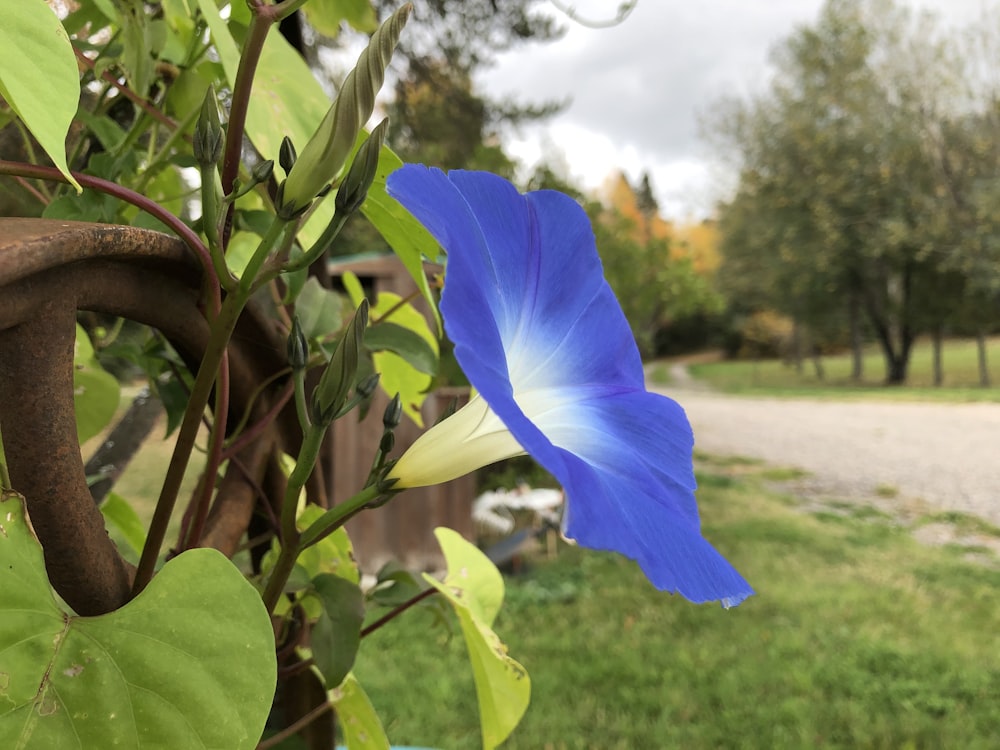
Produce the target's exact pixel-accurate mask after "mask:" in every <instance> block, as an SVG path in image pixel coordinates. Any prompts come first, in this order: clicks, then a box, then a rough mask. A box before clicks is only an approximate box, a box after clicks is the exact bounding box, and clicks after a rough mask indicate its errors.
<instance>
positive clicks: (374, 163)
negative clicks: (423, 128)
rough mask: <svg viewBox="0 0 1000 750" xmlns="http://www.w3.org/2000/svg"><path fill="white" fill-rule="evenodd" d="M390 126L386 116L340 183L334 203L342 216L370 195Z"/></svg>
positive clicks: (351, 211) (352, 210) (366, 141)
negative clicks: (369, 191) (369, 190)
mask: <svg viewBox="0 0 1000 750" xmlns="http://www.w3.org/2000/svg"><path fill="white" fill-rule="evenodd" d="M388 128H389V118H386V119H384V120H382V122H380V123H379V124H378V125H377V126H376V127H375V129H374V130H373V131H372V133H371V135H370V136H368V138H367V140H365V142H364V143H362V144H361V147H360V148H359V149H358V153H357V154H355V155H354V161H353V162H351V168H350V169H349V170H348V171H347V177H345V178H344V181H343V182H342V183H340V189H338V190H337V197H336V199H335V203H334V205H335V206H336V207H337V213H338V214H340V215H341V216H343V215H345V214H352V213H354V212H355V211H357V210H358V209H359V208H361V204H362V203H364V202H365V198H367V197H368V189H369V188H370V187H371V186H372V183H373V182H374V181H375V175H376V174H377V173H378V157H379V153H381V151H382V144H383V143H384V142H385V133H386V130H388Z"/></svg>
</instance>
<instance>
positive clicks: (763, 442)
mask: <svg viewBox="0 0 1000 750" xmlns="http://www.w3.org/2000/svg"><path fill="white" fill-rule="evenodd" d="M674 382H675V383H677V382H678V379H677V378H676V377H675V378H674ZM696 385H697V384H690V383H689V384H687V385H686V386H685V384H684V383H683V382H682V383H681V385H680V387H672V388H661V389H659V390H661V392H663V393H666V394H667V395H669V396H671V397H672V398H674V399H675V400H677V401H678V402H679V403H680V404H681V405H682V406H683V407H684V409H685V410H686V411H687V414H688V418H689V419H690V420H691V424H692V427H693V428H694V435H695V448H696V450H698V451H703V452H705V453H710V454H713V455H720V456H729V455H736V456H747V457H753V458H759V459H763V460H764V461H767V462H768V463H771V464H775V465H778V466H789V467H798V468H801V469H804V470H806V471H808V472H809V474H810V476H809V478H808V479H807V480H806V483H807V484H809V485H811V487H810V488H809V489H811V490H814V491H816V492H819V493H824V494H832V495H835V496H842V497H845V498H854V499H876V498H881V499H882V500H883V502H882V503H879V504H880V505H882V504H884V501H885V500H886V499H887V496H889V495H892V494H893V493H898V494H897V496H896V498H894V499H893V500H892V501H891V502H892V504H893V505H894V506H896V507H898V506H900V505H901V504H903V503H905V502H911V503H916V504H917V505H920V506H926V509H927V510H956V511H963V512H965V513H970V514H974V515H977V516H979V517H981V518H983V519H986V520H988V521H990V522H991V523H993V524H996V525H1000V404H987V403H976V404H940V403H919V402H880V401H853V402H852V401H842V402H831V401H817V400H810V399H767V398H742V397H736V396H727V395H722V394H717V393H713V392H711V391H708V390H705V389H701V388H697V387H696Z"/></svg>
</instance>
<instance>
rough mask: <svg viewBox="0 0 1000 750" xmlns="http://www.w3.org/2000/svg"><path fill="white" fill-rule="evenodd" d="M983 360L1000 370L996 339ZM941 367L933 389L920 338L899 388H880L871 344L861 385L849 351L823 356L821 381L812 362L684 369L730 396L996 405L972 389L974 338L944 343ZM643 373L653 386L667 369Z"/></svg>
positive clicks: (995, 393)
mask: <svg viewBox="0 0 1000 750" xmlns="http://www.w3.org/2000/svg"><path fill="white" fill-rule="evenodd" d="M988 357H989V362H990V363H991V364H992V366H993V368H994V372H995V371H996V369H997V368H998V367H1000V339H991V340H990V342H989V346H988ZM943 363H944V385H943V386H942V387H934V385H933V362H932V347H931V344H930V341H929V340H921V341H919V342H918V343H917V344H916V346H915V347H914V350H913V355H912V359H911V361H910V371H909V379H908V381H907V385H906V386H905V387H892V388H887V387H885V386H884V385H883V381H884V378H885V364H884V361H883V359H882V354H881V351H880V350H879V349H878V347H876V346H869V347H867V348H866V349H865V357H864V377H863V379H862V381H861V383H855V382H852V381H851V380H850V373H851V358H850V354H849V353H843V354H838V355H835V356H826V357H823V367H824V369H825V371H826V378H825V380H823V381H820V380H819V379H818V378H817V377H816V374H815V371H814V369H813V365H812V362H809V361H806V362H804V363H803V370H802V372H801V373H798V372H796V370H795V368H794V367H792V366H791V365H787V364H785V363H783V362H782V361H780V360H760V361H731V362H730V361H726V362H710V363H700V364H692V365H690V366H689V369H690V371H691V374H692V375H693V376H694V377H695V378H697V379H699V380H703V381H705V382H707V383H709V384H710V385H712V386H714V387H716V388H718V389H720V390H723V391H727V392H731V393H750V394H767V395H776V396H783V395H784V396H816V397H836V398H844V397H845V396H850V397H852V398H854V397H861V398H864V397H877V398H902V399H934V400H956V401H1000V388H981V387H979V385H978V383H979V371H978V369H977V359H976V343H975V341H974V340H971V339H954V340H950V341H948V342H946V344H945V346H944V353H943ZM649 372H650V377H651V379H652V380H653V381H654V382H661V381H662V380H663V379H664V377H665V375H664V373H666V372H667V369H666V368H665V367H662V366H657V365H656V364H654V365H652V366H651V367H650V369H649ZM994 377H995V376H994Z"/></svg>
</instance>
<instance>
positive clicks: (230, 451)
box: [222, 381, 295, 460]
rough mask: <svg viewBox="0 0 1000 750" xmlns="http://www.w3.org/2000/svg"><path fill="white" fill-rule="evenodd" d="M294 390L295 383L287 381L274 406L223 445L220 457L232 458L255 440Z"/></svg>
mask: <svg viewBox="0 0 1000 750" xmlns="http://www.w3.org/2000/svg"><path fill="white" fill-rule="evenodd" d="M294 392H295V383H294V382H292V381H288V383H287V384H286V385H285V387H284V389H283V390H282V391H281V394H280V395H279V396H278V398H277V400H276V401H275V403H274V406H272V407H271V408H270V409H269V410H268V412H267V414H265V415H264V416H263V417H261V418H260V419H259V420H258V421H257V422H255V423H254V424H253V425H252V426H251V427H248V428H247V429H245V430H244V431H243V432H242V433H240V436H239V437H238V438H236V439H235V440H233V442H232V443H230V444H229V445H227V446H226V447H225V449H224V450H223V451H222V459H223V460H226V459H227V458H232V457H233V456H235V455H236V454H237V453H238V452H239V451H240V450H242V449H243V448H244V447H245V446H246V445H248V444H249V443H251V442H253V440H255V439H256V438H257V436H258V435H260V434H261V433H262V432H263V431H264V430H265V429H267V426H268V425H269V424H271V422H273V421H274V420H275V419H276V418H277V416H278V414H280V413H281V410H282V409H284V408H285V404H287V403H288V400H289V399H290V398H291V397H292V394H293V393H294Z"/></svg>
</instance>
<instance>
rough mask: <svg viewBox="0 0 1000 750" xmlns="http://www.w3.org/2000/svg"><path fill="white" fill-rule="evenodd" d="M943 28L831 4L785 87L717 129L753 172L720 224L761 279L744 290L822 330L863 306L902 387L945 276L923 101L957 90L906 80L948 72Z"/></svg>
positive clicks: (802, 44)
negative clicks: (835, 314) (934, 91)
mask: <svg viewBox="0 0 1000 750" xmlns="http://www.w3.org/2000/svg"><path fill="white" fill-rule="evenodd" d="M934 28H935V27H934V25H933V23H931V22H930V21H928V20H927V19H926V17H920V18H917V19H916V21H915V20H914V17H913V16H911V15H910V14H909V13H908V12H907V11H905V10H903V9H900V8H898V7H897V6H895V5H894V4H893V3H892V2H891V1H889V0H886V1H884V2H883V1H881V0H871V1H865V0H830V1H829V2H828V3H827V4H826V5H825V6H824V8H823V10H822V12H821V14H820V18H819V21H818V22H817V23H816V25H815V26H806V27H802V28H800V29H799V30H797V31H796V32H795V33H794V34H793V35H792V36H791V37H789V38H788V39H787V40H786V41H785V42H784V43H783V44H782V45H781V46H780V47H779V48H778V49H777V50H776V53H775V64H776V66H777V69H778V73H777V76H776V78H775V81H774V82H773V84H772V86H771V89H770V90H769V91H768V92H767V93H766V94H764V95H763V96H761V97H760V98H758V99H756V100H752V101H750V102H733V103H730V104H729V106H728V109H724V108H723V109H721V110H720V112H721V114H722V115H723V116H722V117H721V118H720V119H719V120H718V121H717V122H716V123H714V124H713V126H712V127H713V129H714V133H715V135H717V136H721V141H722V143H723V145H725V146H727V147H728V148H729V149H730V150H731V151H735V152H736V153H737V155H738V160H739V162H740V164H741V172H740V183H739V187H738V190H737V193H736V196H735V197H734V198H733V199H732V200H731V201H730V202H729V203H727V204H725V205H724V206H723V207H722V211H721V216H720V218H721V221H720V228H721V231H722V233H723V242H722V248H723V254H724V256H725V259H726V260H725V265H729V264H730V262H735V263H736V265H737V266H738V268H742V271H743V272H745V273H749V274H752V275H754V276H756V277H757V278H756V279H744V280H741V281H740V282H739V283H740V284H743V285H747V284H750V285H752V286H754V287H755V291H756V293H757V296H758V297H763V298H764V300H762V301H765V300H766V303H767V304H769V305H770V306H773V307H774V308H776V309H779V310H781V311H783V312H786V313H787V314H789V315H791V316H792V317H794V318H796V319H799V320H802V321H804V322H806V323H807V324H808V325H810V326H812V327H817V326H823V325H828V324H829V322H830V320H831V311H832V310H839V311H843V312H842V313H841V314H846V318H847V319H848V320H850V321H856V320H857V318H858V316H857V315H856V311H857V310H858V309H861V310H863V311H864V314H865V316H866V318H867V320H868V324H869V325H870V327H871V330H872V331H873V333H874V335H875V337H876V339H877V340H878V343H879V345H880V346H881V348H882V352H883V355H884V358H885V363H886V382H887V383H890V384H896V383H902V382H904V381H905V380H906V373H907V366H908V363H909V355H910V351H911V347H912V344H913V341H914V339H915V337H916V334H917V332H918V331H919V330H920V328H921V327H926V326H927V325H928V324H927V320H926V318H925V317H924V316H923V314H922V312H921V308H922V306H923V305H924V301H925V300H922V299H921V298H920V297H919V296H918V295H920V294H924V295H928V294H931V292H930V290H931V289H933V288H935V285H936V283H937V281H936V280H937V279H938V278H939V276H938V275H939V273H940V272H941V270H942V266H941V261H942V256H941V255H940V254H938V253H936V252H934V248H933V241H934V239H935V236H936V235H935V233H934V231H933V229H932V226H931V224H930V223H929V222H928V220H927V217H928V210H929V208H930V207H931V206H932V204H933V202H934V200H935V191H936V189H937V182H936V180H935V174H934V170H933V168H932V164H931V162H930V160H929V158H928V153H927V149H926V144H925V137H924V125H923V117H922V116H921V112H922V111H923V110H922V109H921V105H922V103H923V102H924V101H925V100H926V96H925V95H924V92H923V89H924V88H926V87H927V86H928V85H935V86H939V87H943V86H945V85H946V84H945V82H944V81H943V80H942V79H941V78H936V79H933V80H930V81H929V80H928V79H926V78H918V77H917V76H915V75H909V74H904V73H906V71H907V69H908V65H909V64H910V63H911V62H912V61H914V59H915V58H914V54H915V52H914V50H922V51H923V53H924V58H923V59H922V63H927V62H928V60H929V61H931V62H933V63H934V64H943V63H944V61H943V58H941V57H940V56H937V57H935V53H936V52H937V51H938V50H939V49H940V48H939V46H938V45H937V44H936V41H935V40H934V38H933V36H932V32H933V31H934ZM739 258H743V261H742V262H739V261H738V260H737V259H739ZM751 258H757V259H758V262H757V267H756V268H755V267H754V264H753V263H752V262H748V261H749V260H750V259H751ZM738 268H733V269H731V270H729V271H727V272H726V273H725V275H726V276H727V277H728V278H730V279H733V278H734V277H735V276H736V275H737V274H738V273H739V272H740V271H739V270H738ZM769 290H770V291H769ZM779 290H780V291H779ZM852 328H853V330H852V332H851V339H852V340H853V341H855V342H856V341H857V340H858V328H857V326H856V324H855V325H853V326H852ZM856 351H857V350H856ZM859 362H860V360H859V359H856V365H855V368H856V372H857V367H858V364H859Z"/></svg>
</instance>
